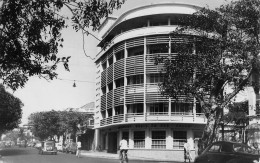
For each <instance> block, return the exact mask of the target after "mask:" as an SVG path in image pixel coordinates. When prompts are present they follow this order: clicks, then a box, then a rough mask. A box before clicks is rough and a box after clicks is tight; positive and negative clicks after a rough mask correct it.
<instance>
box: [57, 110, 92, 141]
mask: <svg viewBox="0 0 260 163" xmlns="http://www.w3.org/2000/svg"><path fill="white" fill-rule="evenodd" d="M61 115H62V114H61ZM63 115H65V116H64V120H65V124H66V127H67V128H66V130H67V132H68V133H71V134H72V138H73V139H74V140H76V133H77V131H79V128H78V125H79V124H80V125H83V124H86V123H87V122H88V120H89V118H90V115H88V114H85V113H83V112H74V111H71V112H70V111H69V112H63Z"/></svg>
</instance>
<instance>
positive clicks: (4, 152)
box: [0, 148, 34, 156]
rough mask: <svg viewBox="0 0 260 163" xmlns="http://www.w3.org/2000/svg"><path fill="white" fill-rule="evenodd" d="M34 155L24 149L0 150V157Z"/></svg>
mask: <svg viewBox="0 0 260 163" xmlns="http://www.w3.org/2000/svg"><path fill="white" fill-rule="evenodd" d="M32 154H34V153H29V152H28V151H26V150H24V148H3V149H1V150H0V155H2V156H14V155H32Z"/></svg>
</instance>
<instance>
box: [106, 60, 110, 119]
mask: <svg viewBox="0 0 260 163" xmlns="http://www.w3.org/2000/svg"><path fill="white" fill-rule="evenodd" d="M108 66H109V62H108V58H107V56H106V118H108V111H107V93H108V92H109V88H108V84H107V78H108V77H107V68H108Z"/></svg>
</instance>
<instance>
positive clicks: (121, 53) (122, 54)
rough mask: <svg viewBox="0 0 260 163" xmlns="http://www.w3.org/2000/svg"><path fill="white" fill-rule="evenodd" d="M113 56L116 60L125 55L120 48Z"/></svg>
mask: <svg viewBox="0 0 260 163" xmlns="http://www.w3.org/2000/svg"><path fill="white" fill-rule="evenodd" d="M115 57H116V60H117V61H118V60H120V59H123V58H124V57H125V54H124V51H123V50H121V51H120V52H117V53H116V54H115Z"/></svg>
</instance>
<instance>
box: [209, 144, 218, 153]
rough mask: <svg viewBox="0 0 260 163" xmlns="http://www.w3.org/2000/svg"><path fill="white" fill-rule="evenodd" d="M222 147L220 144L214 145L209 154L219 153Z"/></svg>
mask: <svg viewBox="0 0 260 163" xmlns="http://www.w3.org/2000/svg"><path fill="white" fill-rule="evenodd" d="M219 149H220V145H219V144H214V145H212V146H211V147H210V149H209V152H219Z"/></svg>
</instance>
